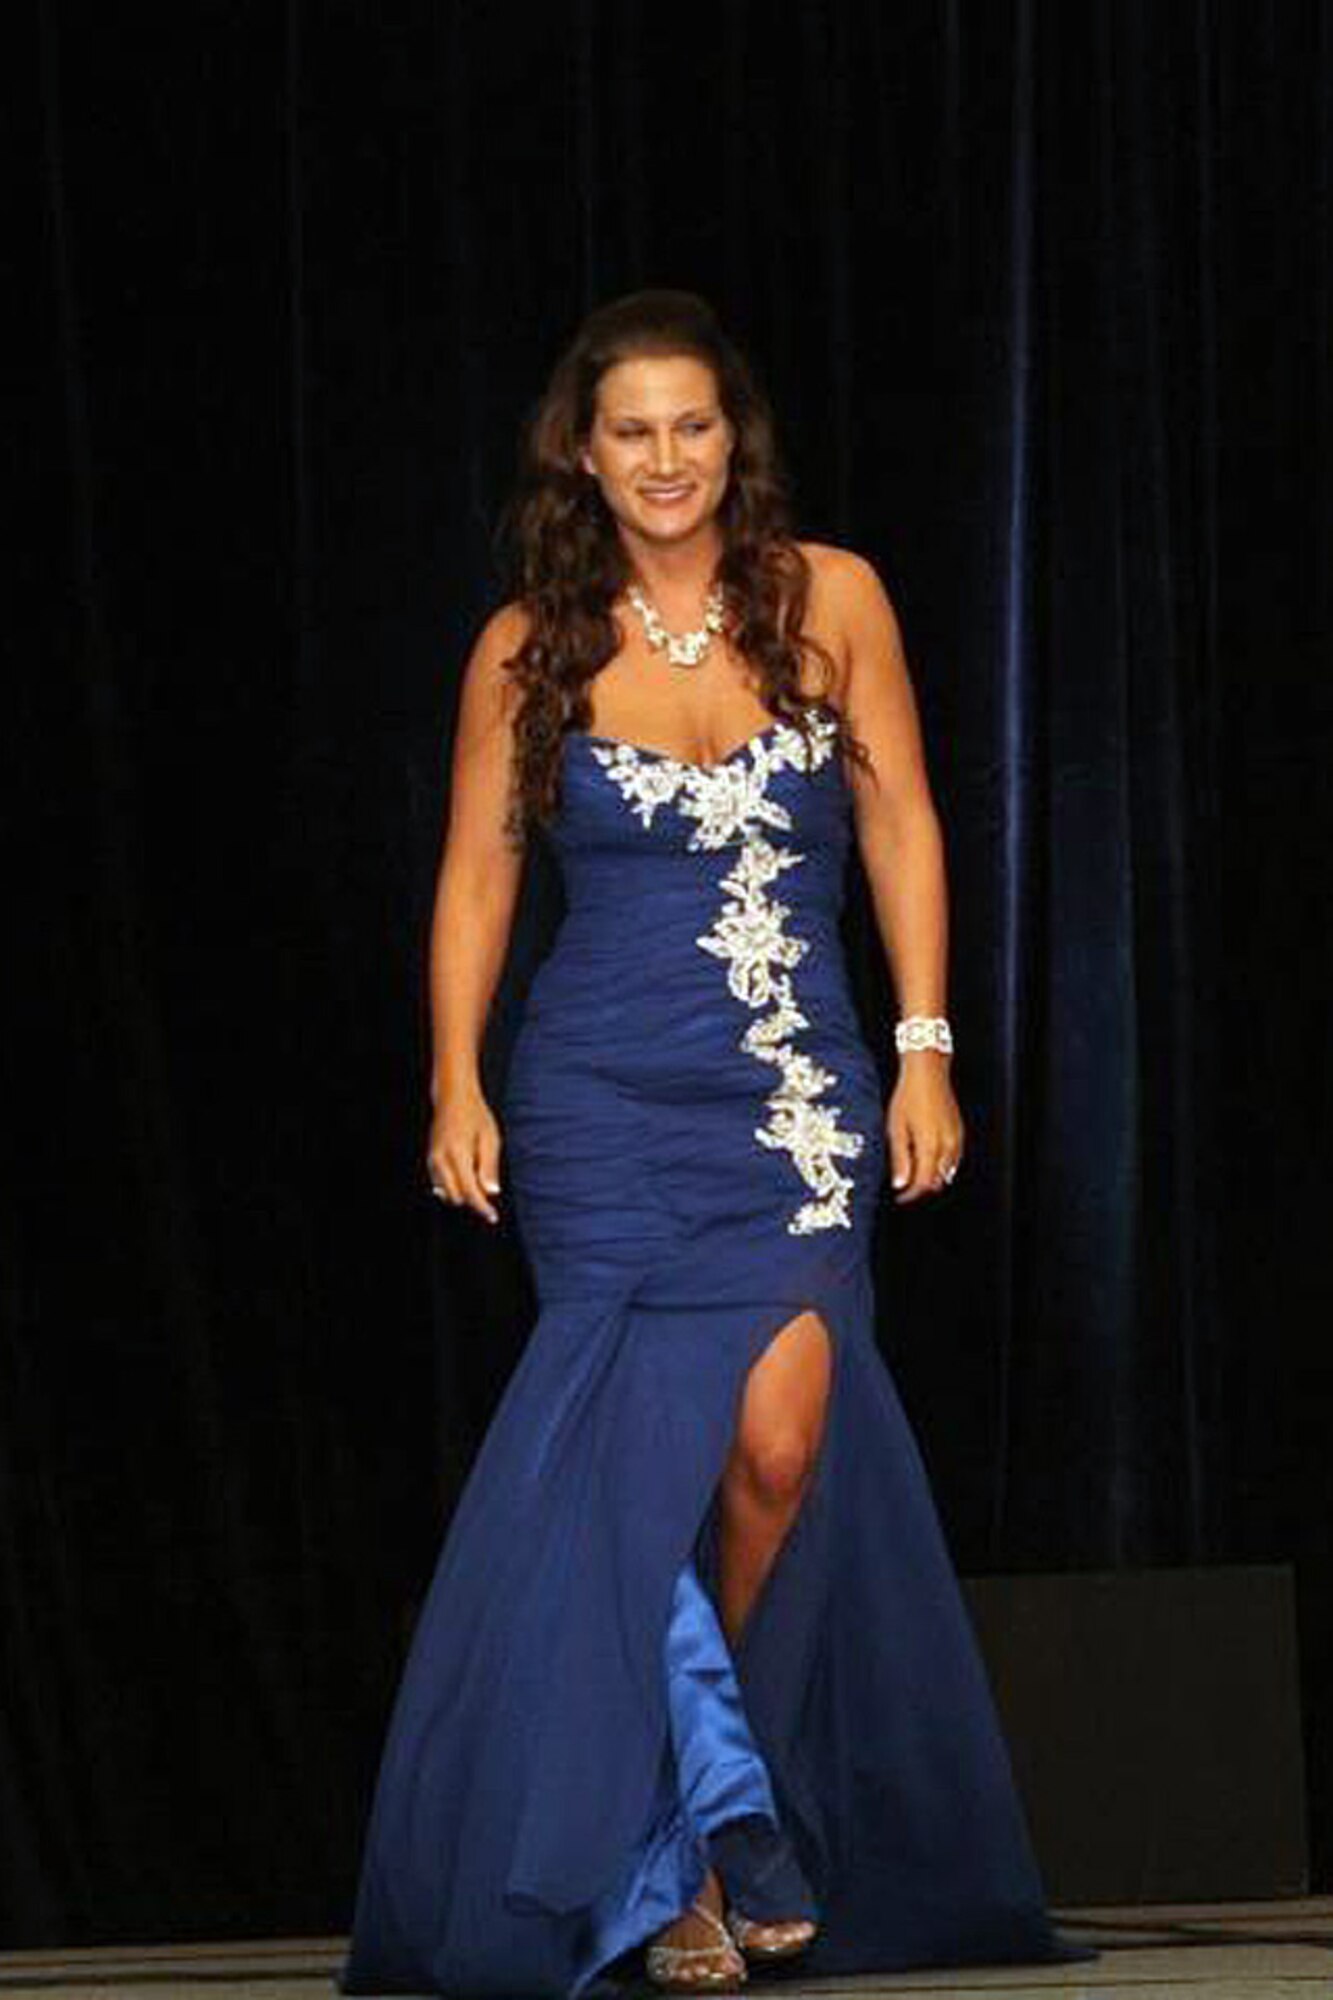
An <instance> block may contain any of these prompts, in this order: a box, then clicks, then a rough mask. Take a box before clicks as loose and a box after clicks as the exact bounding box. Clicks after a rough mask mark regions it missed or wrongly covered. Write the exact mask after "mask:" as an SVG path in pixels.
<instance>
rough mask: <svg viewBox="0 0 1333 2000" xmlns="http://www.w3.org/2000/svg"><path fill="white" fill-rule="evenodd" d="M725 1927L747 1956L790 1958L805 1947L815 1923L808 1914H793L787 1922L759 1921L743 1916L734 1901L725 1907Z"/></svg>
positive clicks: (815, 1926)
mask: <svg viewBox="0 0 1333 2000" xmlns="http://www.w3.org/2000/svg"><path fill="white" fill-rule="evenodd" d="M726 1922H727V1929H728V1931H729V1932H730V1933H731V1935H732V1937H734V1938H735V1940H736V1942H737V1944H738V1945H739V1946H740V1948H741V1950H742V1951H743V1952H744V1953H745V1955H746V1957H747V1958H756V1959H763V1960H765V1961H767V1960H769V1959H774V1958H791V1957H792V1956H793V1954H794V1953H796V1952H798V1951H804V1950H805V1948H806V1946H807V1945H808V1944H809V1943H810V1942H811V1940H812V1939H813V1937H814V1935H815V1932H816V1930H817V1929H818V1926H817V1925H816V1924H814V1923H812V1922H811V1920H810V1919H809V1917H793V1918H792V1919H791V1921H790V1922H788V1923H774V1922H771V1921H769V1922H765V1923H759V1922H756V1920H755V1919H754V1918H752V1917H747V1916H743V1915H742V1914H741V1912H740V1911H739V1910H738V1909H737V1908H736V1907H735V1906H734V1904H733V1905H732V1906H731V1907H730V1908H729V1909H728V1910H727V1918H726Z"/></svg>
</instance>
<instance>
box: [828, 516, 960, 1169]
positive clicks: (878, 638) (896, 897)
mask: <svg viewBox="0 0 1333 2000" xmlns="http://www.w3.org/2000/svg"><path fill="white" fill-rule="evenodd" d="M836 571H837V576H836V580H837V585H838V591H837V601H838V623H839V627H840V631H841V635H842V640H843V665H844V684H843V697H842V698H843V706H844V709H845V711H846V714H847V719H848V721H849V722H850V724H851V726H852V729H853V730H854V731H855V733H856V735H857V736H859V737H860V739H861V741H862V742H863V743H864V744H865V746H866V748H867V750H868V751H869V753H870V757H871V760H872V763H873V766H874V771H873V775H872V773H870V772H867V771H864V770H862V769H861V768H860V767H859V766H857V765H855V764H850V763H849V765H848V773H849V778H850V782H851V787H852V802H853V813H854V816H855V822H856V836H857V845H858V847H859V849H860V853H861V858H862V860H863V862H864V864H865V871H866V878H867V881H868V882H869V885H870V893H871V898H872V901H873V903H874V909H875V918H876V922H877V924H878V927H879V933H880V938H881V941H882V943H883V946H884V952H885V956H886V958H887V959H888V962H889V966H890V970H891V972H892V976H893V984H894V988H895V990H896V993H897V998H898V1010H899V1013H900V1014H901V1015H908V1014H924V1015H927V1016H931V1015H940V1014H942V1015H946V1016H947V1013H948V1008H947V1006H946V996H947V987H948V948H949V940H948V930H949V900H948V884H947V880H946V875H945V860H944V841H943V836H942V833H941V830H940V823H939V818H938V815H937V814H936V811H935V803H934V800H933V798H932V796H931V790H930V780H929V777H928V775H927V772H926V761H925V751H924V747H923V744H922V737H921V724H920V719H919V717H918V714H917V707H916V699H915V696H914V695H913V692H912V684H911V679H910V677H909V674H908V669H907V661H906V657H905V655H904V652H903V643H902V634H901V632H900V630H899V626H898V619H897V616H896V614H895V612H894V609H893V606H892V604H891V603H890V601H889V597H888V593H887V591H886V590H885V588H884V585H883V584H882V582H881V581H880V578H879V575H878V573H877V571H876V570H875V568H874V566H873V565H872V564H871V563H869V562H867V561H866V559H865V558H864V557H863V556H859V555H855V554H853V553H852V551H851V550H848V549H843V550H839V551H838V557H837V564H836ZM951 1062H952V1058H951V1057H950V1056H949V1055H948V1054H946V1053H945V1052H943V1051H942V1050H939V1049H932V1048H927V1049H907V1050H904V1051H903V1053H902V1054H901V1055H900V1056H899V1058H898V1063H899V1074H898V1083H897V1086H896V1088H895V1090H894V1092H893V1095H892V1097H891V1099H890V1103H889V1109H888V1115H887V1120H886V1129H887V1136H888V1139H889V1144H890V1149H891V1154H892V1162H893V1184H894V1186H895V1188H901V1189H903V1190H904V1192H903V1194H902V1195H900V1197H899V1198H900V1199H901V1200H905V1201H906V1200H915V1199H916V1198H917V1197H918V1196H919V1195H921V1194H925V1193H929V1192H931V1191H932V1190H933V1189H935V1188H936V1187H938V1186H939V1185H940V1184H941V1169H942V1168H943V1167H945V1166H950V1165H953V1164H956V1163H957V1161H958V1160H959V1158H960V1157H961V1154H962V1147H963V1121H962V1117H961V1115H960V1113H959V1110H958V1106H957V1104H956V1102H955V1101H954V1096H953V1090H952V1087H951V1085H950V1081H949V1069H950V1064H951Z"/></svg>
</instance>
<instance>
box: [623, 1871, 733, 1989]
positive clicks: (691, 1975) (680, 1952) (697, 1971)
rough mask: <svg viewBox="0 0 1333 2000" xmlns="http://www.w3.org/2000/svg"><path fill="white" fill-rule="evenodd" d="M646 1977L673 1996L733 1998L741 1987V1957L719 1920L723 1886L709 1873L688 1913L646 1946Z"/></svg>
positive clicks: (668, 1925) (667, 1926)
mask: <svg viewBox="0 0 1333 2000" xmlns="http://www.w3.org/2000/svg"><path fill="white" fill-rule="evenodd" d="M644 1964H645V1968H646V1970H647V1973H648V1977H649V1978H650V1979H651V1980H652V1982H653V1984H654V1985H655V1986H661V1987H665V1988H666V1989H667V1990H668V1991H669V1992H672V1993H734V1992H736V1991H737V1990H738V1989H739V1988H740V1987H742V1986H743V1985H744V1984H745V1977H746V1974H745V1957H744V1954H743V1953H742V1952H741V1951H739V1950H738V1949H737V1945H736V1943H735V1941H734V1940H733V1938H732V1935H731V1932H730V1931H729V1930H728V1928H727V1925H726V1924H725V1923H724V1921H723V1918H722V1884H721V1882H720V1881H719V1880H718V1877H717V1873H716V1871H715V1870H714V1869H710V1870H709V1871H708V1875H707V1877H706V1878H705V1880H704V1885H703V1887H702V1889H701V1890H700V1891H699V1894H698V1895H697V1896H696V1897H695V1899H694V1901H693V1903H691V1905H690V1907H689V1909H688V1910H682V1912H681V1914H680V1915H679V1916H678V1917H674V1918H673V1919H672V1921H671V1922H670V1923H669V1924H667V1925H666V1926H665V1927H664V1928H663V1929H662V1930H660V1931H659V1932H658V1933H657V1936H656V1937H655V1938H654V1939H653V1941H652V1943H651V1944H650V1945H649V1946H648V1949H647V1952H646V1953H645V1956H644Z"/></svg>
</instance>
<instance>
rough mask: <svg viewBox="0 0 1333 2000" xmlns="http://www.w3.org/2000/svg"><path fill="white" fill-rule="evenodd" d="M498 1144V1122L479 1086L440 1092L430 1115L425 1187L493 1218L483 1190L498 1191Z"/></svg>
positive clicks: (495, 1214)
mask: <svg viewBox="0 0 1333 2000" xmlns="http://www.w3.org/2000/svg"><path fill="white" fill-rule="evenodd" d="M500 1145H501V1140H500V1127H499V1125H498V1124H497V1123H496V1120H495V1115H494V1113H493V1112H492V1110H491V1107H490V1105H489V1104H488V1103H487V1102H486V1099H485V1097H484V1096H483V1095H482V1092H481V1087H480V1085H478V1084H472V1085H465V1086H457V1085H455V1086H454V1087H453V1088H451V1089H448V1090H445V1091H444V1092H442V1093H441V1095H440V1097H439V1099H438V1100H437V1102H436V1104H435V1108H434V1111H433V1113H432V1115H431V1124H430V1142H429V1145H428V1147H427V1152H426V1167H427V1171H428V1172H429V1174H430V1184H431V1192H432V1193H433V1194H435V1195H437V1196H438V1197H439V1199H440V1200H441V1201H449V1202H464V1203H466V1204H467V1206H468V1207H469V1208H475V1209H476V1210H477V1212H478V1214H479V1215H484V1216H485V1217H486V1220H487V1221H488V1222H498V1221H499V1220H500V1217H499V1215H498V1213H497V1212H496V1209H495V1207H494V1205H493V1203H492V1202H490V1201H489V1200H488V1199H487V1195H488V1194H498V1193H499V1192H500Z"/></svg>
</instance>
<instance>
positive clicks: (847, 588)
mask: <svg viewBox="0 0 1333 2000" xmlns="http://www.w3.org/2000/svg"><path fill="white" fill-rule="evenodd" d="M797 547H798V548H799V549H800V551H801V553H802V554H803V555H804V556H805V558H806V560H807V562H808V563H809V565H810V601H809V605H808V608H807V613H806V625H807V629H808V630H810V631H811V632H812V633H813V635H814V636H815V638H817V639H819V640H821V641H822V643H823V644H824V645H825V646H827V647H828V649H829V651H830V652H831V653H832V655H833V657H834V659H835V660H836V661H837V663H838V677H839V686H838V690H837V695H836V697H835V698H836V699H837V700H839V701H841V700H842V699H843V696H844V693H845V690H846V685H847V679H848V675H849V674H850V671H851V653H852V635H853V632H854V630H855V629H856V626H857V623H858V617H859V614H860V613H862V612H863V611H864V607H865V605H866V603H867V600H868V599H871V598H873V597H874V596H875V595H876V593H877V592H882V591H883V588H884V586H883V583H882V582H881V580H880V576H879V572H878V571H877V570H876V568H875V566H874V564H873V563H872V562H871V561H870V560H869V558H868V557H866V556H863V555H861V554H859V553H858V551H857V550H855V549H847V548H842V547H840V546H839V545H838V544H837V543H836V542H798V543H797Z"/></svg>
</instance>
